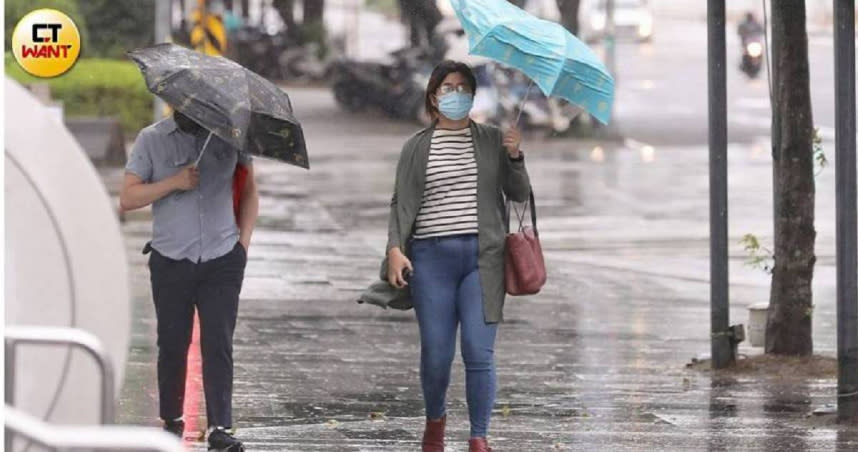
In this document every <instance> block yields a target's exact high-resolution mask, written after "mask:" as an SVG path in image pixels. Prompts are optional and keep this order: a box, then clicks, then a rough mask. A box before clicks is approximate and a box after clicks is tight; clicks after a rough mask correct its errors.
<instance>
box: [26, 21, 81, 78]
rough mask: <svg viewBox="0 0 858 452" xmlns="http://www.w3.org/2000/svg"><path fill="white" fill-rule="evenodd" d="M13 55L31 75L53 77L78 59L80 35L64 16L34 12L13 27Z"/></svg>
mask: <svg viewBox="0 0 858 452" xmlns="http://www.w3.org/2000/svg"><path fill="white" fill-rule="evenodd" d="M12 53H14V54H15V60H17V61H18V64H19V65H20V66H21V67H22V68H24V70H25V71H27V72H29V73H30V74H32V75H35V76H36V77H56V76H58V75H60V74H63V73H64V72H66V71H68V70H69V69H71V67H72V66H74V63H75V62H76V61H77V59H78V57H79V56H80V32H79V31H78V29H77V25H75V23H74V22H73V21H72V20H71V18H70V17H69V16H67V15H65V14H64V13H62V12H60V11H57V10H55V9H37V10H35V11H31V12H30V13H29V14H27V15H26V16H24V17H23V18H22V19H21V20H20V21H19V22H18V25H16V26H15V31H14V32H13V33H12Z"/></svg>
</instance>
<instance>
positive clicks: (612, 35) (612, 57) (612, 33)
mask: <svg viewBox="0 0 858 452" xmlns="http://www.w3.org/2000/svg"><path fill="white" fill-rule="evenodd" d="M616 33H617V29H616V24H615V23H614V0H607V1H606V2H605V53H606V55H605V65H606V66H607V67H608V73H610V74H611V75H612V76H614V86H615V87H616V84H617V76H616V64H617V34H616Z"/></svg>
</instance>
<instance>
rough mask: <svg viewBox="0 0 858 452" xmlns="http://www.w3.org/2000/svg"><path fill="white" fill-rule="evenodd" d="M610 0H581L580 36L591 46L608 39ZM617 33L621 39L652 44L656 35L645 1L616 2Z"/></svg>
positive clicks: (615, 24)
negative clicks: (606, 34) (608, 5)
mask: <svg viewBox="0 0 858 452" xmlns="http://www.w3.org/2000/svg"><path fill="white" fill-rule="evenodd" d="M607 3H608V2H607V0H582V1H581V7H580V8H581V9H580V10H579V18H580V20H579V26H580V31H579V37H581V38H582V39H583V40H585V41H586V42H589V43H593V42H596V41H598V40H600V39H604V38H605V33H606V31H607V13H606V9H607ZM613 3H614V30H615V36H616V37H617V39H618V40H633V41H638V42H649V41H651V40H652V36H653V21H652V11H651V10H650V8H649V4H648V3H647V1H646V0H614V2H613Z"/></svg>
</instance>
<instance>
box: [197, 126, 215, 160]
mask: <svg viewBox="0 0 858 452" xmlns="http://www.w3.org/2000/svg"><path fill="white" fill-rule="evenodd" d="M211 139H212V133H211V132H209V136H207V137H206V142H205V143H203V149H202V150H201V151H200V155H199V157H197V161H195V162H194V166H195V167H197V166H199V165H200V160H202V159H203V154H205V153H206V148H207V147H208V146H209V141H211Z"/></svg>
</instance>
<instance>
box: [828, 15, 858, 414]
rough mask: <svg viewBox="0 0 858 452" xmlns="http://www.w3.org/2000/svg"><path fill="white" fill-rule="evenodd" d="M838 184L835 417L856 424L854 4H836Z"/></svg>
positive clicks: (857, 225) (857, 224) (857, 299)
mask: <svg viewBox="0 0 858 452" xmlns="http://www.w3.org/2000/svg"><path fill="white" fill-rule="evenodd" d="M834 74H835V75H834V77H835V82H834V83H835V87H834V92H835V95H834V110H835V119H834V121H835V128H834V130H835V148H836V151H835V184H836V186H837V198H836V205H837V362H838V366H839V369H838V373H837V375H838V378H837V418H838V419H839V420H840V421H845V422H850V423H858V282H856V278H858V247H856V241H858V237H856V234H858V232H856V231H858V220H856V202H857V201H856V186H855V184H856V178H855V0H834Z"/></svg>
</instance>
